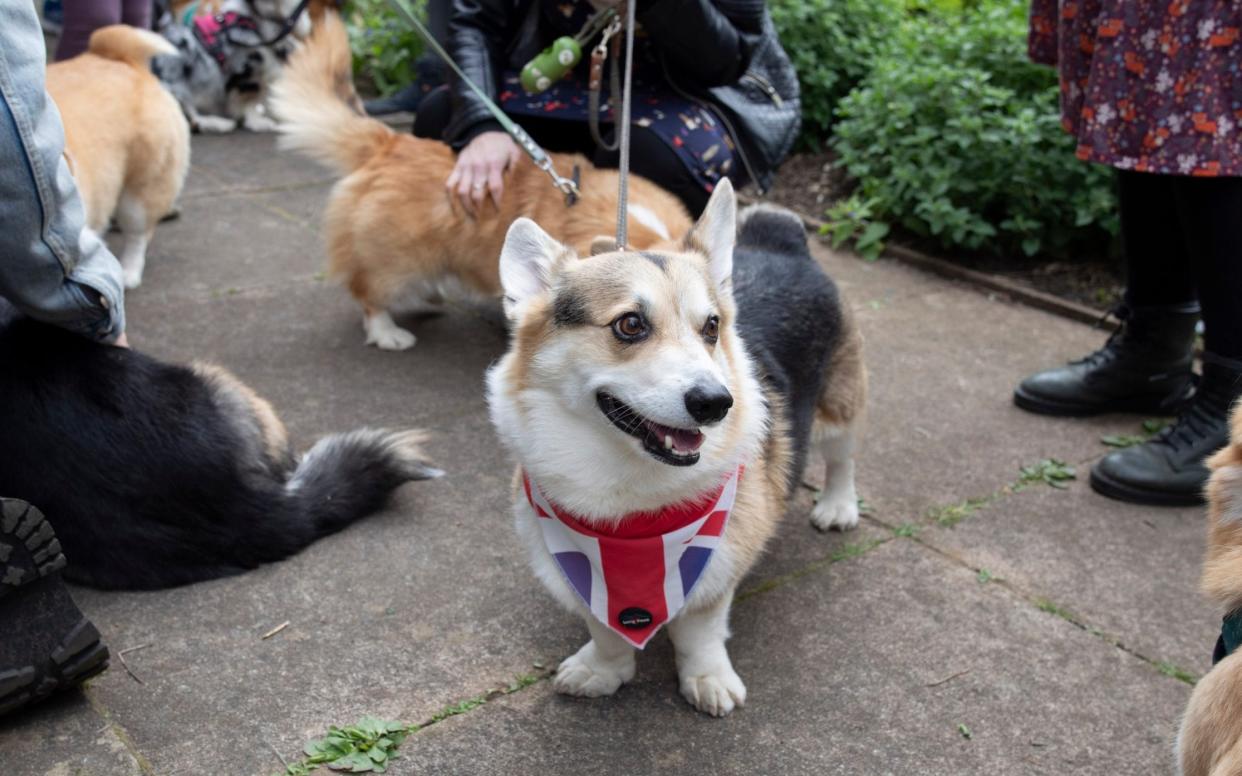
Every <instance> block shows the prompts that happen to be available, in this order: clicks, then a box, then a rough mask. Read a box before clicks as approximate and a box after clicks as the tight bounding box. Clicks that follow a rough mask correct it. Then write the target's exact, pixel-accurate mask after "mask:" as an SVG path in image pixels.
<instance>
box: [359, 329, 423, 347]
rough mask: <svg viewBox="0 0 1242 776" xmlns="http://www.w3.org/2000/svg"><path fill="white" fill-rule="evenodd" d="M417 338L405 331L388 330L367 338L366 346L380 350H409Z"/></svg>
mask: <svg viewBox="0 0 1242 776" xmlns="http://www.w3.org/2000/svg"><path fill="white" fill-rule="evenodd" d="M415 342H418V338H417V337H415V336H414V335H413V334H411V333H410V332H408V331H406V330H405V329H389V330H387V331H382V332H377V333H375V334H372V335H371V336H369V337H367V344H368V345H374V346H375V347H377V348H379V349H380V350H409V349H410V348H412V347H414V343H415Z"/></svg>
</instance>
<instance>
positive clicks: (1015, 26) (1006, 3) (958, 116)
mask: <svg viewBox="0 0 1242 776" xmlns="http://www.w3.org/2000/svg"><path fill="white" fill-rule="evenodd" d="M1024 9H1025V3H1024V2H1021V0H991V1H990V2H987V3H982V4H979V6H978V7H975V8H972V9H968V10H965V11H963V12H961V13H960V14H950V15H945V14H937V13H932V14H922V15H916V16H912V17H910V18H908V19H906V20H904V21H903V22H902V23H901V25H900V26H899V28H898V29H897V31H896V32H895V35H894V40H893V42H892V45H891V46H890V47H888V48H887V49H886V51H885V53H884V55H883V56H881V57H880V58H879V59H877V61H876V62H875V66H874V68H873V69H872V71H871V73H870V74H869V75H868V76H867V77H866V78H865V79H864V80H863V82H862V83H861V84H860V86H859V87H858V88H857V89H855V90H854V91H853V92H852V93H851V94H850V95H848V96H847V97H846V98H845V99H844V100H842V102H841V104H840V106H839V109H838V116H839V117H840V120H839V121H838V122H837V124H836V126H835V127H834V131H835V135H836V137H835V140H834V147H835V149H836V151H837V152H838V154H839V156H840V161H841V163H842V164H843V165H844V166H845V168H846V169H847V170H848V171H849V173H850V174H851V175H852V176H854V177H855V178H856V179H857V180H858V182H859V188H860V192H859V196H860V199H861V200H862V201H865V202H867V203H868V204H869V205H870V211H871V212H870V215H871V217H872V219H873V220H874V221H878V222H889V223H895V224H900V225H901V226H902V227H904V228H905V229H907V230H909V231H911V232H914V233H915V234H918V235H921V236H926V237H928V238H931V239H933V240H935V241H937V242H938V243H939V244H940V245H941V246H942V247H945V248H963V247H964V248H967V249H971V250H985V251H988V252H1000V253H1012V252H1014V251H1016V250H1021V251H1022V252H1023V253H1025V254H1027V255H1034V254H1036V253H1041V252H1042V253H1052V254H1065V253H1067V252H1069V251H1073V250H1079V249H1083V248H1087V247H1088V246H1089V249H1090V250H1091V251H1093V252H1095V253H1096V254H1097V255H1098V254H1099V253H1100V252H1101V251H1102V250H1103V249H1104V248H1105V247H1106V246H1107V241H1108V240H1109V238H1110V236H1111V235H1114V234H1116V231H1117V222H1116V209H1115V203H1114V194H1113V188H1112V174H1111V172H1110V171H1109V170H1108V169H1107V168H1104V167H1100V166H1098V165H1090V164H1086V163H1084V162H1081V161H1079V160H1078V159H1077V158H1075V156H1074V141H1073V139H1072V138H1071V137H1070V136H1068V135H1067V134H1066V133H1064V132H1063V131H1062V129H1061V126H1060V114H1059V108H1058V89H1057V80H1056V74H1055V73H1054V72H1053V71H1052V70H1051V69H1049V68H1045V67H1040V66H1037V65H1033V64H1031V63H1029V62H1028V61H1027V58H1026V28H1025V12H1024Z"/></svg>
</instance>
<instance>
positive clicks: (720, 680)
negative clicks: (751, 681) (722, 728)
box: [681, 663, 746, 717]
mask: <svg viewBox="0 0 1242 776" xmlns="http://www.w3.org/2000/svg"><path fill="white" fill-rule="evenodd" d="M681 694H682V697H684V698H685V699H686V700H687V701H689V702H690V705H691V706H693V707H694V708H696V709H698V710H699V711H701V712H703V713H704V714H710V715H712V716H713V717H723V716H725V715H726V714H728V713H729V712H731V711H733V709H734V707H735V706H742V705H744V704H745V703H746V685H744V684H742V680H741V678H740V677H738V675H737V672H736V671H734V670H733V666H731V665H729V664H727V663H726V664H725V665H723V666H720V667H719V668H717V669H716V670H715V671H712V672H711V673H706V674H697V675H693V676H689V675H684V674H683V675H682V677H681Z"/></svg>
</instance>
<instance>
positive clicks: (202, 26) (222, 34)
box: [194, 11, 259, 69]
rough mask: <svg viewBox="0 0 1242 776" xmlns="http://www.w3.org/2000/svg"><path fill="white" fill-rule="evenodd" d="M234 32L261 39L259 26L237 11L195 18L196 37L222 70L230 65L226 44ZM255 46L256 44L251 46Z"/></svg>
mask: <svg viewBox="0 0 1242 776" xmlns="http://www.w3.org/2000/svg"><path fill="white" fill-rule="evenodd" d="M233 30H241V31H244V32H246V33H249V34H250V35H253V36H254V37H255V38H256V39H257V38H258V37H259V25H258V24H256V23H255V21H254V19H251V18H250V17H249V16H242V15H241V14H239V13H237V12H236V11H225V12H224V13H220V14H216V15H215V16H196V17H194V37H196V38H198V42H199V44H200V45H201V46H202V47H203V49H204V50H205V51H206V52H207V53H208V54H210V55H211V58H212V59H214V60H216V63H217V64H219V65H220V67H221V69H223V68H224V67H225V65H226V64H227V63H228V58H229V55H228V51H227V48H226V46H225V42H226V41H227V40H229V38H230V36H231V35H232V32H233ZM251 45H254V44H251Z"/></svg>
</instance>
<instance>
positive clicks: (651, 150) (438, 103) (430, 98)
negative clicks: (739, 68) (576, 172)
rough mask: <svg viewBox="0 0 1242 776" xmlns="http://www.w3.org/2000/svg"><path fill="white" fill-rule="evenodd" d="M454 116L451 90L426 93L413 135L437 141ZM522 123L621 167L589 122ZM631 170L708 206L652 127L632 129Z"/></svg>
mask: <svg viewBox="0 0 1242 776" xmlns="http://www.w3.org/2000/svg"><path fill="white" fill-rule="evenodd" d="M451 115H452V105H451V104H450V100H449V93H448V89H447V88H440V89H437V90H436V91H434V92H432V93H431V94H428V95H427V96H426V97H424V98H423V102H422V104H421V105H419V106H418V113H417V114H416V115H415V117H414V134H415V135H416V136H418V137H425V138H430V139H434V140H440V139H442V138H443V136H444V128H445V127H447V126H448V123H449V118H450V116H451ZM518 123H519V124H521V125H522V129H524V130H526V131H527V133H529V134H530V136H531V137H533V138H534V139H535V142H536V143H538V144H539V145H541V146H543V147H544V148H545V149H547V150H549V151H559V152H561V153H577V154H582V155H583V156H585V157H586V158H588V159H590V160H591V163H592V164H594V165H595V166H596V167H603V168H605V169H615V168H616V167H617V164H618V161H619V157H620V154H619V153H618V152H617V151H605V150H603V149H601V148H599V147H597V146H596V145H595V141H594V140H593V139H592V138H591V131H590V129H588V128H587V125H586V124H585V123H581V122H577V121H565V120H564V119H551V118H539V117H528V116H522V117H520V118H519V120H518ZM604 129H605V127H604V126H603V125H601V127H600V131H601V134H605V133H604ZM605 140H608V141H609V142H612V137H611V132H608V133H606V134H605ZM630 169H631V170H632V171H633V172H634V174H636V175H641V176H642V177H644V178H646V179H647V180H649V181H652V182H654V183H655V184H656V185H658V186H659V187H660V188H662V189H665V190H667V191H669V192H671V193H672V194H673V195H675V196H676V197H677V198H678V199H680V200H681V201H682V202H683V203H684V204H685V206H686V209H688V210H689V211H690V214H691V215H692V216H694V217H696V218H697V217H698V216H699V214H700V213H702V212H703V208H705V207H707V199H708V196H709V194H708V192H707V191H706V190H704V188H703V187H702V186H700V185H699V183H698V182H697V181H696V180H695V179H694V176H692V175H691V174H690V172H689V171H688V170H686V167H685V165H683V164H682V163H681V160H680V159H679V158H677V154H676V153H674V152H673V150H672V149H671V148H669V147H668V145H667V144H665V142H664V141H663V140H661V139H660V138H659V136H658V135H656V134H655V133H654V132H651V131H650V130H647V129H643V128H642V127H637V126H636V127H634V128H633V129H632V130H631V132H630ZM560 173H561V174H562V175H568V174H569V173H568V171H566V170H561V171H560ZM737 182H738V181H736V180H735V181H734V183H737Z"/></svg>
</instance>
